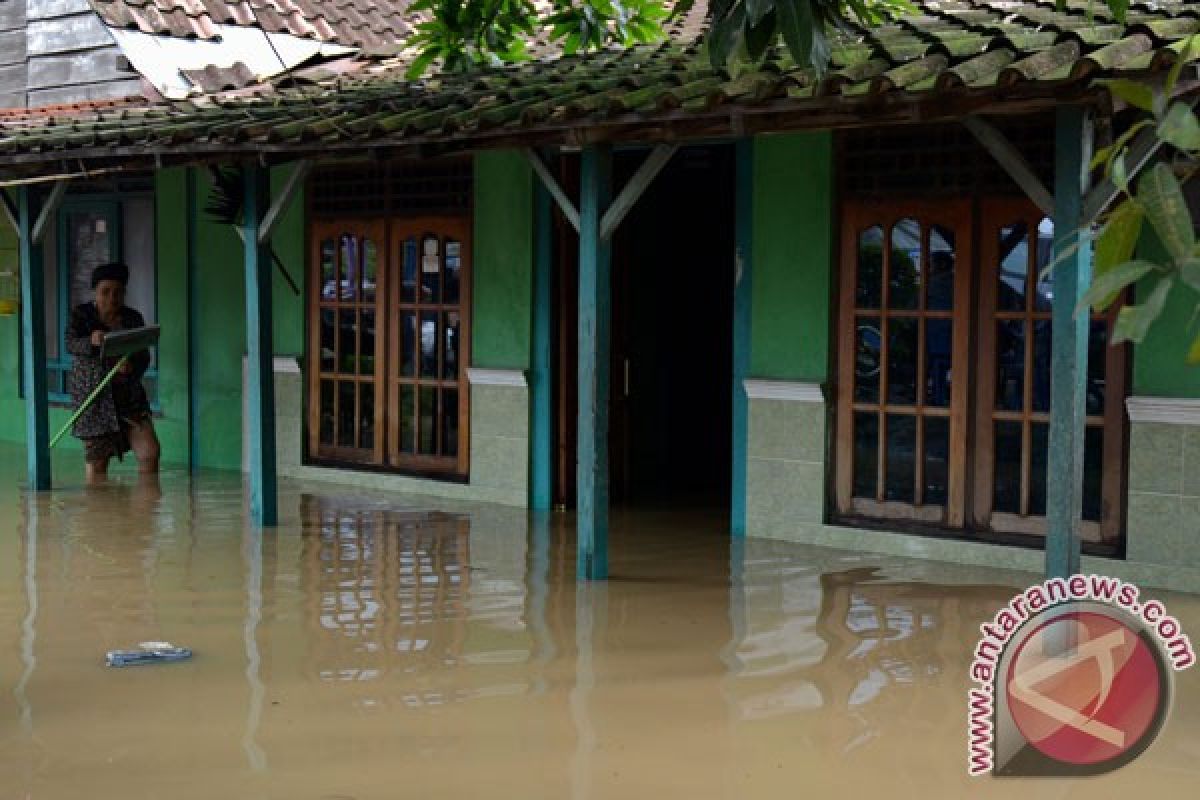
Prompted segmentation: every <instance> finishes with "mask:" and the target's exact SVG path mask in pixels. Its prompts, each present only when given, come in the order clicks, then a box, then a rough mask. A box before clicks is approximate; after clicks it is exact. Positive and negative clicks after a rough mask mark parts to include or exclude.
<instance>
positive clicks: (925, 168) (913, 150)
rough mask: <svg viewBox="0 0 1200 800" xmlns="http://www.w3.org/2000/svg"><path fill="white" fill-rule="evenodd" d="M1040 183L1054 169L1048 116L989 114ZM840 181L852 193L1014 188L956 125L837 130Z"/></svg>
mask: <svg viewBox="0 0 1200 800" xmlns="http://www.w3.org/2000/svg"><path fill="white" fill-rule="evenodd" d="M989 121H990V122H992V124H993V125H995V126H996V128H997V129H999V130H1000V131H1001V132H1002V133H1003V134H1004V135H1005V137H1006V138H1007V139H1008V140H1009V141H1010V142H1012V143H1013V144H1014V145H1015V146H1016V147H1017V148H1018V149H1019V150H1020V151H1021V154H1022V155H1023V156H1024V157H1025V160H1026V161H1027V162H1028V163H1029V165H1030V167H1031V168H1032V169H1033V171H1034V172H1035V173H1037V174H1038V176H1040V177H1041V179H1042V181H1043V183H1044V185H1046V186H1052V185H1053V182H1052V176H1053V174H1054V124H1053V121H1052V120H1048V119H1045V118H1037V119H1027V118H1019V119H1011V118H1010V119H1000V120H989ZM840 152H841V154H842V155H841V174H842V177H843V181H844V183H843V187H844V191H845V192H846V194H847V195H850V196H852V197H859V198H861V197H870V196H876V195H895V194H921V195H930V194H1019V193H1020V192H1021V189H1020V188H1019V187H1018V186H1017V185H1016V184H1015V183H1014V182H1013V180H1012V178H1010V177H1009V176H1008V173H1006V172H1005V171H1004V168H1003V167H1001V166H1000V164H999V163H997V162H996V159H995V158H993V157H992V156H991V154H989V153H988V152H987V151H986V150H984V149H983V147H982V146H981V145H980V144H979V141H978V140H977V139H976V138H975V137H974V136H973V135H971V133H970V132H969V131H968V130H967V129H966V128H964V127H963V126H961V125H911V126H903V127H886V128H885V127H880V128H864V129H861V130H853V131H848V132H846V133H844V134H842V136H841V141H840Z"/></svg>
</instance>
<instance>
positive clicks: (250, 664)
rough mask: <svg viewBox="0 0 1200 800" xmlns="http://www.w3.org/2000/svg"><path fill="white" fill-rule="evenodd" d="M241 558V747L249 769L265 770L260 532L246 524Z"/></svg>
mask: <svg viewBox="0 0 1200 800" xmlns="http://www.w3.org/2000/svg"><path fill="white" fill-rule="evenodd" d="M242 558H243V561H244V562H245V564H246V621H245V623H244V624H243V626H242V639H243V642H244V644H245V647H246V683H247V684H248V685H249V686H250V702H249V703H248V704H247V706H246V732H245V734H244V735H243V736H242V749H243V750H245V751H246V759H247V760H248V761H249V762H250V769H252V770H254V771H255V772H265V771H266V769H267V754H266V753H264V752H263V749H262V748H261V747H259V745H258V741H257V737H258V724H259V720H260V719H261V718H262V709H263V695H264V688H263V682H262V677H261V676H260V675H259V668H260V666H261V663H262V657H261V656H260V654H259V652H258V625H259V623H260V622H261V621H262V579H263V568H262V538H261V533H260V532H257V531H254V530H251V529H250V528H249V527H247V528H246V530H245V533H243V534H242Z"/></svg>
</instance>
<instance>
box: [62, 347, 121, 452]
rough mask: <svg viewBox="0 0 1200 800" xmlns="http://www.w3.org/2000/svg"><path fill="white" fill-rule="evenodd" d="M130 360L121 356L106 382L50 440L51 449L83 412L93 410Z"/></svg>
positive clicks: (101, 384) (97, 388) (81, 404)
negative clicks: (97, 399)
mask: <svg viewBox="0 0 1200 800" xmlns="http://www.w3.org/2000/svg"><path fill="white" fill-rule="evenodd" d="M128 360H129V355H128V354H126V355H123V356H121V359H120V360H119V361H117V364H116V366H114V367H113V368H112V369H110V370H109V371H108V374H107V375H105V376H104V380H102V381H100V385H99V386H97V387H96V388H95V389H92V393H91V394H89V395H88V396H87V399H86V400H84V401H83V402H82V403H80V404H79V408H77V409H75V413H74V414H72V415H71V418H70V419H69V420H67V424H66V425H63V426H62V430H60V431H59V432H58V433H56V434H54V438H53V439H51V440H50V447H54V445H56V444H58V440H59V439H61V438H62V437H63V436H65V435H66V433H67V431H68V430H70V429H71V426H72V425H74V424H75V420H77V419H79V418H80V417H82V416H83V412H85V411H87V410H88V409H89V408H91V406H92V403H94V402H96V398H97V397H99V396H100V393H101V392H103V391H104V390H105V388H107V387H108V384H110V383H112V379H113V376H115V375H116V374H117V370H119V369H121V367H123V366H125V362H126V361H128Z"/></svg>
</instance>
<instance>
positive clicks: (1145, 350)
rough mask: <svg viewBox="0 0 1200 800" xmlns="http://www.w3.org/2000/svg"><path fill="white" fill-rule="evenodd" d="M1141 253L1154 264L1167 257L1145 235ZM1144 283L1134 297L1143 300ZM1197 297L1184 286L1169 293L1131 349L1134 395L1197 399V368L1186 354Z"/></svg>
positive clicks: (1151, 236)
mask: <svg viewBox="0 0 1200 800" xmlns="http://www.w3.org/2000/svg"><path fill="white" fill-rule="evenodd" d="M1139 249H1140V250H1141V253H1139V255H1145V256H1146V257H1147V258H1149V259H1151V260H1154V261H1157V260H1161V259H1163V258H1165V257H1166V254H1165V253H1164V251H1163V248H1162V245H1161V244H1160V243H1159V242H1158V240H1157V239H1155V238H1154V234H1153V233H1150V232H1147V233H1146V234H1145V235H1144V236H1143V237H1142V242H1141V243H1140V245H1139ZM1147 291H1148V290H1147V289H1146V287H1145V284H1141V285H1139V286H1138V288H1137V297H1138V299H1139V300H1142V299H1144V298H1145V297H1146V294H1147ZM1197 302H1200V296H1198V295H1197V294H1196V293H1195V292H1193V291H1191V290H1190V289H1188V288H1187V287H1179V286H1177V287H1176V288H1174V289H1172V290H1171V298H1170V299H1169V300H1168V301H1167V305H1166V308H1164V309H1163V312H1162V316H1160V317H1159V318H1158V320H1157V321H1156V322H1155V323H1154V324H1153V325H1152V326H1151V327H1150V332H1149V333H1148V334H1146V338H1145V339H1144V340H1142V343H1141V344H1139V345H1135V346H1134V354H1133V393H1134V394H1135V395H1139V394H1140V395H1149V396H1152V397H1200V367H1189V366H1188V364H1187V360H1186V359H1187V351H1188V347H1190V345H1191V342H1192V332H1193V331H1194V330H1195V329H1194V327H1193V326H1192V315H1193V314H1194V313H1195V310H1196V303H1197Z"/></svg>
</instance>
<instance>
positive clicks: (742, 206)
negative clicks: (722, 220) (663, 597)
mask: <svg viewBox="0 0 1200 800" xmlns="http://www.w3.org/2000/svg"><path fill="white" fill-rule="evenodd" d="M735 157H736V162H737V164H736V176H735V178H734V236H735V238H736V243H735V248H736V252H735V253H734V259H735V261H734V279H733V281H734V282H733V432H732V433H733V451H732V453H733V454H732V458H733V464H732V465H731V466H732V478H733V480H732V486H731V487H730V503H729V506H730V519H729V531H730V533H731V534H733V535H734V536H745V535H746V466H747V465H746V459H747V455H748V448H747V444H746V442H747V435H748V428H749V415H750V405H749V401H748V400H747V398H746V378H747V377H749V375H750V321H751V303H750V289H751V284H750V279H751V252H750V245H751V240H752V239H753V222H754V220H753V201H754V141H753V140H752V139H742V140H740V141H739V142H738V143H737V145H736V152H735Z"/></svg>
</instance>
